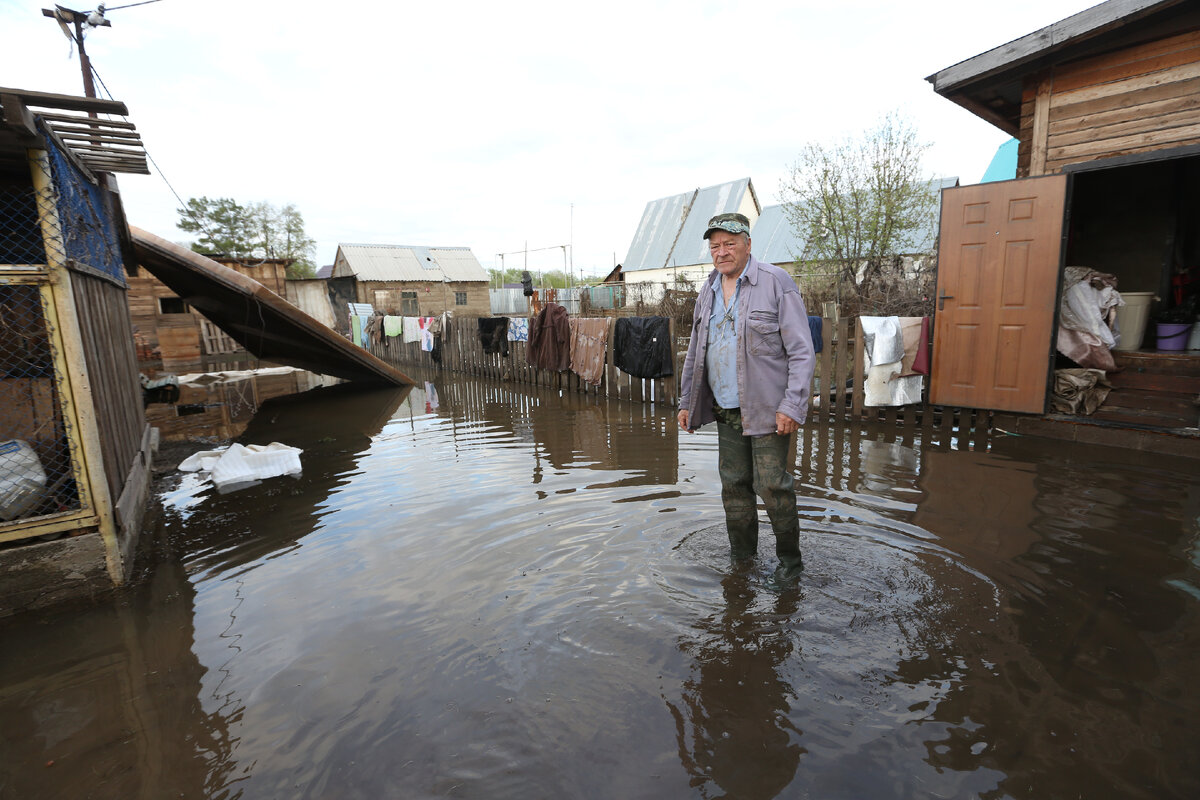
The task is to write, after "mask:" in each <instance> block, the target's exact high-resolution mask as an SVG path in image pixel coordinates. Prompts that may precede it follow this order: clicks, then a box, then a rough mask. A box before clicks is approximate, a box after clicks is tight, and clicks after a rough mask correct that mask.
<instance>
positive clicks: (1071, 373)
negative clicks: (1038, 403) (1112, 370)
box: [1050, 369, 1112, 416]
mask: <svg viewBox="0 0 1200 800" xmlns="http://www.w3.org/2000/svg"><path fill="white" fill-rule="evenodd" d="M1110 391H1112V384H1110V383H1109V382H1108V376H1107V375H1105V374H1104V371H1103V370H1099V369H1056V370H1054V391H1053V393H1052V394H1051V396H1050V407H1051V408H1052V409H1053V410H1054V411H1057V412H1058V413H1060V414H1083V415H1085V416H1086V415H1090V414H1093V413H1095V411H1096V409H1097V408H1099V407H1100V405H1101V404H1102V403H1103V402H1104V401H1105V399H1107V398H1108V393H1109V392H1110Z"/></svg>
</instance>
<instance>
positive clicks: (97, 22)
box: [42, 3, 112, 117]
mask: <svg viewBox="0 0 1200 800" xmlns="http://www.w3.org/2000/svg"><path fill="white" fill-rule="evenodd" d="M42 16H44V17H50V18H51V19H54V20H56V21H57V22H58V24H59V27H61V28H62V29H63V33H65V34H66V35H67V38H68V39H70V40H71V41H73V42H75V45H76V46H77V47H78V48H79V68H80V69H81V70H82V71H83V94H84V96H85V97H95V96H96V84H95V83H94V82H93V81H92V62H91V61H90V60H89V59H88V55H87V49H86V48H84V46H83V26H84V24H85V23H86V24H87V25H88V27H90V28H100V27H105V28H111V27H112V23H111V22H109V21H108V20H106V19H105V18H104V4H103V3H101V4H100V5H99V6H98V7H97V8H96V10H95V11H72V10H71V9H69V8H63V7H62V6H55V7H54V8H43V9H42ZM68 25H74V26H75V35H74V36H72V35H71V31H70V29H69V28H68V27H67V26H68ZM91 116H93V117H94V116H96V114H95V112H91Z"/></svg>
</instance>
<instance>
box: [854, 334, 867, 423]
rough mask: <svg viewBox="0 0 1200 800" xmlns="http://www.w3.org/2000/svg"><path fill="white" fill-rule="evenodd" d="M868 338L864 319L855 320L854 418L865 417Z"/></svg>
mask: <svg viewBox="0 0 1200 800" xmlns="http://www.w3.org/2000/svg"><path fill="white" fill-rule="evenodd" d="M865 343H866V337H865V336H864V335H863V327H862V317H855V318H854V351H853V352H854V373H853V374H854V394H853V398H854V400H853V406H852V408H851V409H850V413H851V415H852V416H854V417H861V416H862V415H863V400H864V395H865V386H866V379H867V368H866V361H867V359H866V348H865Z"/></svg>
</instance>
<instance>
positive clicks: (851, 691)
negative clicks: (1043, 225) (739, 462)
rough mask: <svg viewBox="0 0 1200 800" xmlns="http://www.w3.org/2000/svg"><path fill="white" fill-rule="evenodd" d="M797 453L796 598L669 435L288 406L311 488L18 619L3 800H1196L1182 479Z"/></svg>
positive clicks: (957, 454) (608, 426)
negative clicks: (113, 594)
mask: <svg viewBox="0 0 1200 800" xmlns="http://www.w3.org/2000/svg"><path fill="white" fill-rule="evenodd" d="M805 436H807V437H809V446H808V447H804V446H802V447H801V455H800V459H799V460H800V463H799V464H798V466H797V474H798V475H799V477H800V490H799V491H800V495H801V498H800V503H801V504H800V515H801V523H802V530H803V534H802V536H803V538H802V546H803V548H804V554H805V560H806V564H807V569H806V571H805V573H804V576H803V578H802V580H801V581H800V583H799V584H798V586H797V587H796V588H795V589H794V590H787V591H782V592H780V591H773V590H772V589H771V588H769V586H768V585H767V583H766V580H765V579H766V577H767V575H768V574H769V571H770V569H771V568H772V567H773V558H772V551H771V545H772V540H771V537H770V535H769V529H768V528H767V527H766V526H765V525H764V535H763V537H762V543H761V553H760V559H759V564H758V566H756V567H755V568H754V569H752V570H750V571H749V572H748V573H733V572H731V571H730V569H729V567H728V564H727V545H726V543H725V541H724V540H723V532H722V528H721V525H720V521H721V510H720V509H721V505H720V492H719V486H718V482H717V476H716V436H715V433H713V432H710V431H702V432H700V433H698V434H695V435H691V436H689V435H685V434H679V433H678V432H677V431H676V430H675V428H674V427H673V414H672V412H671V411H670V410H669V409H657V408H654V407H649V406H641V405H631V404H624V403H619V402H614V401H605V400H597V399H595V398H585V397H579V396H576V395H570V394H568V395H560V394H558V393H557V392H553V391H550V390H540V389H518V388H514V387H513V386H506V385H499V384H488V383H483V382H478V381H472V380H467V379H457V380H455V379H442V378H438V379H437V380H436V381H435V382H434V383H433V384H428V385H427V386H418V387H417V388H415V389H413V390H411V391H395V390H372V391H360V390H354V389H352V388H349V387H334V388H332V389H318V390H314V391H312V392H308V393H305V394H303V395H298V396H294V397H288V398H279V399H276V400H272V401H268V402H267V403H266V404H265V405H264V406H263V407H262V408H261V409H260V410H259V411H258V413H257V414H256V416H255V417H254V419H253V420H252V421H251V422H250V424H249V427H248V428H247V429H246V432H245V433H244V435H243V436H242V437H241V441H243V442H247V443H268V442H271V441H279V442H283V443H285V444H291V445H295V446H299V447H302V448H303V449H304V455H303V458H302V461H303V465H304V472H303V475H302V476H300V477H298V478H274V479H270V480H267V481H264V482H263V483H262V484H260V485H258V486H254V487H251V488H247V489H243V490H240V491H236V492H231V493H225V494H222V493H220V492H217V491H216V490H214V489H213V488H212V487H211V485H209V484H208V483H207V482H206V481H204V480H203V479H201V478H198V477H196V476H182V475H179V474H171V475H169V476H168V477H167V478H165V479H164V480H162V481H160V483H159V485H158V497H159V502H160V504H161V511H160V513H159V516H158V519H157V523H156V527H155V528H154V530H152V531H151V532H149V533H148V534H147V536H146V553H145V561H144V568H143V574H144V580H143V581H142V582H141V583H140V584H139V585H137V586H136V587H133V588H131V589H129V590H128V591H126V592H124V593H123V594H122V595H120V597H119V598H117V599H115V600H114V601H112V602H106V603H103V604H101V605H98V606H95V607H91V608H87V609H83V610H72V611H70V612H67V613H58V614H54V615H39V616H38V617H36V618H30V617H21V618H17V619H11V620H8V621H6V622H4V624H3V625H2V626H0V653H2V654H3V656H2V661H0V746H2V749H0V797H3V798H22V799H24V798H41V797H46V798H92V797H94V798H168V797H183V798H247V799H249V798H339V799H340V798H371V799H375V798H425V797H460V798H712V797H729V798H771V797H785V798H791V797H796V798H802V797H813V798H970V797H980V798H1008V797H1011V798H1074V797H1081V798H1102V797H1122V798H1130V797H1133V798H1142V797H1144V798H1164V797H1196V796H1198V795H1200V765H1198V758H1200V749H1198V747H1197V744H1196V743H1197V741H1198V737H1197V733H1198V730H1200V722H1198V720H1200V713H1198V712H1200V693H1198V692H1197V689H1196V676H1197V675H1198V674H1200V624H1198V620H1197V608H1198V604H1200V568H1198V566H1197V564H1198V562H1200V475H1198V472H1200V471H1198V470H1197V469H1196V468H1195V462H1190V463H1189V462H1187V461H1172V460H1168V459H1164V458H1156V457H1153V456H1145V455H1138V454H1135V453H1131V452H1128V451H1121V450H1112V449H1103V448H1088V447H1084V446H1079V445H1070V444H1063V443H1054V442H1045V441H1037V440H1033V439H1019V438H999V439H995V440H993V441H992V443H991V445H990V447H988V448H987V449H983V450H959V449H956V448H954V447H950V446H945V445H934V444H922V443H921V442H919V441H916V442H911V443H905V442H902V441H901V442H896V441H888V440H887V439H888V435H887V432H884V431H877V430H871V429H866V430H860V429H853V430H848V429H841V428H839V429H837V430H832V429H822V428H818V427H815V426H810V427H809V428H807V429H806V430H805Z"/></svg>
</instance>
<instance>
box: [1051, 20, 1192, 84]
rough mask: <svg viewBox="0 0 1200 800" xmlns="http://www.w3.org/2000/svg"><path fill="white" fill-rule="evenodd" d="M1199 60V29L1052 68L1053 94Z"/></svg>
mask: <svg viewBox="0 0 1200 800" xmlns="http://www.w3.org/2000/svg"><path fill="white" fill-rule="evenodd" d="M1193 61H1200V30H1195V31H1188V32H1185V33H1181V34H1179V35H1178V36H1167V37H1165V38H1161V39H1155V40H1153V41H1150V42H1147V43H1145V44H1141V45H1135V46H1133V47H1126V48H1124V49H1121V50H1116V51H1113V52H1109V53H1104V54H1102V55H1098V56H1094V57H1092V58H1087V59H1084V60H1082V61H1077V62H1075V63H1072V64H1066V65H1063V66H1059V67H1056V68H1055V75H1054V91H1055V92H1068V91H1073V90H1075V89H1080V88H1083V87H1085V86H1094V85H1098V84H1102V83H1110V82H1112V81H1117V80H1124V79H1125V78H1130V77H1135V76H1139V75H1145V74H1148V73H1150V72H1157V71H1159V70H1163V69H1169V68H1172V67H1177V66H1180V65H1181V64H1187V63H1189V62H1193Z"/></svg>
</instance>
